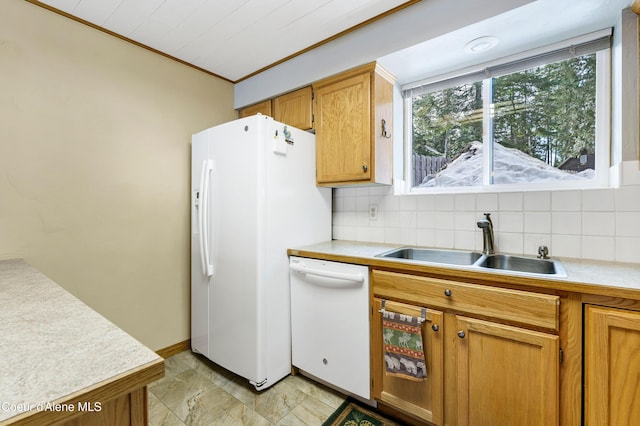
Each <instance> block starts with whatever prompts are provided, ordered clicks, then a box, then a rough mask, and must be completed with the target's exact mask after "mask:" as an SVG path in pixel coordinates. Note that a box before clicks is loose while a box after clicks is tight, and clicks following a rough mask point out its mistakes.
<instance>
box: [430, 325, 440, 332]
mask: <svg viewBox="0 0 640 426" xmlns="http://www.w3.org/2000/svg"><path fill="white" fill-rule="evenodd" d="M431 329H432V330H433V331H438V330H440V327H439V326H438V324H433V325H432V326H431Z"/></svg>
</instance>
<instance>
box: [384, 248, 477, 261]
mask: <svg viewBox="0 0 640 426" xmlns="http://www.w3.org/2000/svg"><path fill="white" fill-rule="evenodd" d="M376 257H384V258H387V259H389V258H391V259H406V260H415V261H419V262H432V263H444V264H448V265H473V264H474V263H475V262H476V261H477V260H478V259H480V258H481V257H482V254H481V253H476V252H473V251H460V250H438V249H427V248H411V247H404V248H399V249H394V250H391V251H388V252H385V253H381V254H378V255H376Z"/></svg>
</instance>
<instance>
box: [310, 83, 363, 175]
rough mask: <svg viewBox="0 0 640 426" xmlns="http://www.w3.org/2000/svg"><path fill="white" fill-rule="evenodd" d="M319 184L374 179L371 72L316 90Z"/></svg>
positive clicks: (315, 112)
mask: <svg viewBox="0 0 640 426" xmlns="http://www.w3.org/2000/svg"><path fill="white" fill-rule="evenodd" d="M314 114H315V127H316V180H317V182H318V184H322V183H331V182H346V181H350V182H357V181H363V180H364V181H366V180H369V179H370V178H371V172H372V171H371V73H370V72H366V73H363V74H359V75H356V76H353V77H350V78H346V79H344V80H339V81H337V82H334V83H330V84H327V85H323V86H320V87H317V88H315V109H314Z"/></svg>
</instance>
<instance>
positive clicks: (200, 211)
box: [198, 160, 207, 274]
mask: <svg viewBox="0 0 640 426" xmlns="http://www.w3.org/2000/svg"><path fill="white" fill-rule="evenodd" d="M206 175H207V160H205V161H203V162H202V173H201V174H200V194H199V195H198V196H199V197H200V200H199V206H198V207H199V208H198V243H199V244H200V264H201V265H202V273H203V274H206V273H207V269H206V263H205V262H206V258H205V255H204V241H205V239H206V237H205V232H204V209H205V206H206V204H205V202H204V194H205V188H204V181H205V176H206Z"/></svg>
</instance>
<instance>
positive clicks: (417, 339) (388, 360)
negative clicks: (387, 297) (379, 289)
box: [380, 303, 427, 381]
mask: <svg viewBox="0 0 640 426" xmlns="http://www.w3.org/2000/svg"><path fill="white" fill-rule="evenodd" d="M380 313H381V314H382V339H383V342H384V360H385V364H386V366H387V368H386V371H387V374H388V375H393V376H397V377H403V378H406V379H410V380H418V381H421V380H424V379H425V378H426V377H427V368H426V362H425V357H424V344H423V341H422V322H423V321H424V320H425V319H424V309H423V318H418V317H414V316H412V315H404V314H400V313H398V312H390V311H387V310H385V308H384V303H383V305H382V309H380Z"/></svg>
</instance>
